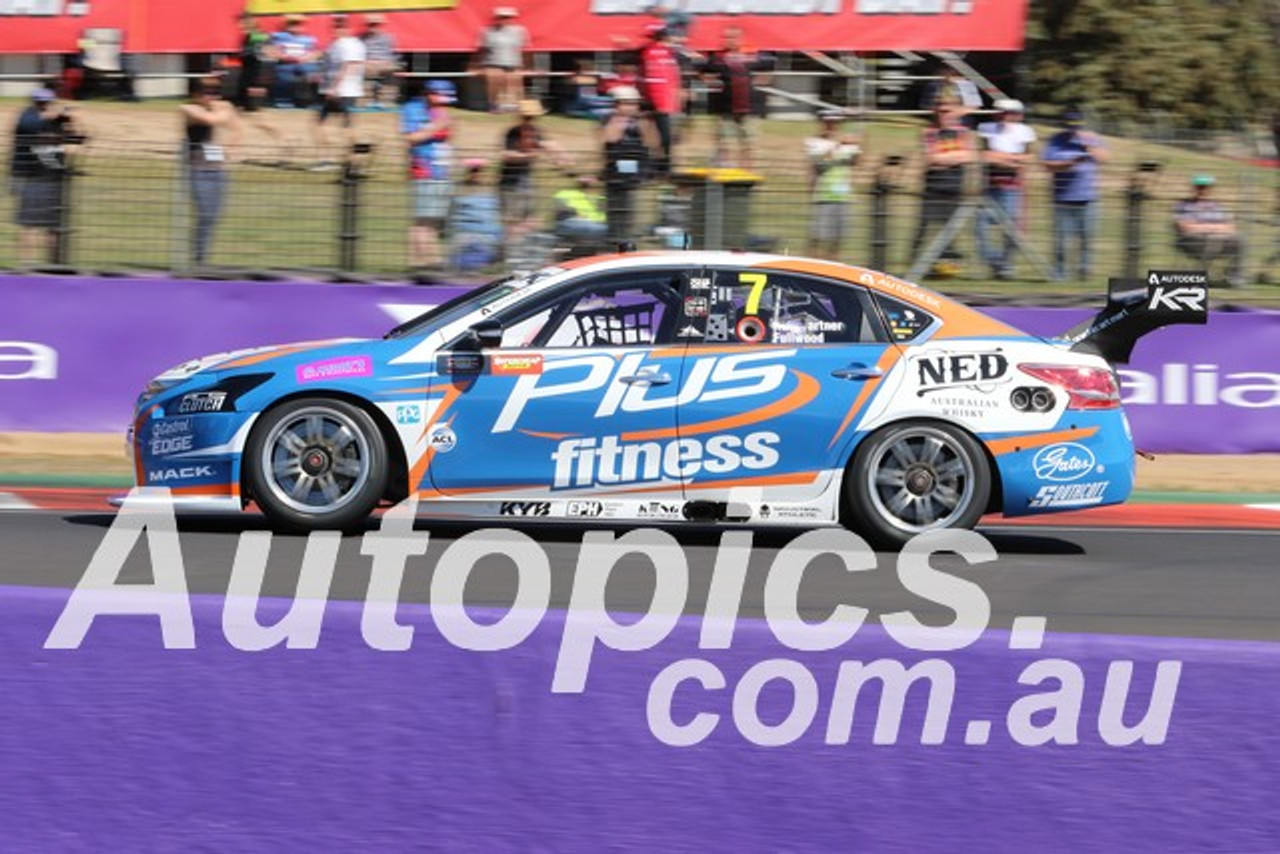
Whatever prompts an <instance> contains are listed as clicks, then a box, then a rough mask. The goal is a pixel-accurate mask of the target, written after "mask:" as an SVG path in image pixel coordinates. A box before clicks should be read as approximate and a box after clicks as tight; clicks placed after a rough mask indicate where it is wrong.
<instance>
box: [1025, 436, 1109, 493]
mask: <svg viewBox="0 0 1280 854" xmlns="http://www.w3.org/2000/svg"><path fill="white" fill-rule="evenodd" d="M1095 467H1097V460H1096V458H1095V457H1094V456H1093V451H1091V450H1089V449H1088V448H1086V447H1085V446H1084V445H1080V444H1077V443H1075V442H1064V443H1062V444H1061V445H1049V446H1048V447H1045V448H1041V449H1040V450H1039V452H1037V453H1036V455H1035V457H1034V459H1032V460H1031V468H1032V469H1034V470H1035V473H1036V477H1038V478H1039V479H1040V480H1048V481H1056V482H1058V483H1061V482H1063V481H1069V480H1079V479H1080V478H1082V477H1084V476H1085V475H1087V474H1089V473H1090V472H1092V471H1093V470H1094V469H1095ZM1098 470H1099V471H1101V469H1100V468H1099V469H1098Z"/></svg>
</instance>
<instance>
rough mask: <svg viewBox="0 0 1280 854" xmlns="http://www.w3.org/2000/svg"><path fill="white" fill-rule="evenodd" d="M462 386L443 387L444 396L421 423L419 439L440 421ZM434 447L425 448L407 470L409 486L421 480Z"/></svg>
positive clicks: (432, 454)
mask: <svg viewBox="0 0 1280 854" xmlns="http://www.w3.org/2000/svg"><path fill="white" fill-rule="evenodd" d="M462 390H463V387H462V386H459V385H451V386H449V387H448V388H447V389H445V393H444V397H443V398H441V399H440V406H439V408H438V409H436V411H435V412H433V413H431V417H430V418H428V419H427V423H426V424H424V425H422V435H420V436H419V437H418V438H419V439H425V438H426V437H427V435H428V434H429V433H430V432H431V428H432V427H434V426H436V424H438V423H439V422H440V418H441V417H442V416H443V415H444V414H445V413H446V412H447V411H448V410H449V407H450V406H453V404H454V402H455V401H456V400H457V399H458V398H459V397H460V396H461V395H462ZM435 451H436V449H435V448H427V450H426V451H425V452H424V453H423V455H422V457H421V458H419V460H418V461H417V462H416V463H414V465H413V469H412V470H411V471H410V472H409V486H410V487H411V488H416V487H417V484H419V483H421V482H422V478H423V476H424V475H425V474H426V473H427V468H428V467H429V466H430V465H431V458H432V457H434V456H435Z"/></svg>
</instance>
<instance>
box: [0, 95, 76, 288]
mask: <svg viewBox="0 0 1280 854" xmlns="http://www.w3.org/2000/svg"><path fill="white" fill-rule="evenodd" d="M81 139H83V135H82V134H81V131H80V129H79V128H78V127H77V125H76V121H75V118H74V116H73V114H72V112H71V108H70V107H63V106H62V105H60V104H58V102H57V96H56V95H54V93H53V91H52V90H51V89H46V88H43V87H42V88H39V89H36V90H35V91H34V92H32V93H31V105H30V106H29V107H27V108H26V109H25V110H23V111H22V113H21V115H19V116H18V123H17V125H16V126H15V127H14V131H13V161H12V165H11V168H10V176H11V180H12V190H13V193H14V195H15V196H16V197H17V224H18V257H19V259H20V261H21V263H23V264H36V263H39V262H40V261H42V260H45V261H52V260H54V257H53V256H54V248H55V246H56V241H55V237H56V235H57V233H58V232H59V230H60V229H61V228H62V222H63V218H64V213H65V212H64V201H65V191H66V175H67V157H66V149H65V146H66V145H67V144H69V143H74V142H78V141H80V140H81Z"/></svg>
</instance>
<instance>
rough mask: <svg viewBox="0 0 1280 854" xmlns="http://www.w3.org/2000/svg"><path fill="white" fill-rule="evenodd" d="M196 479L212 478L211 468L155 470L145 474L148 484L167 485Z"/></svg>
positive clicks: (189, 467) (188, 467) (185, 467)
mask: <svg viewBox="0 0 1280 854" xmlns="http://www.w3.org/2000/svg"><path fill="white" fill-rule="evenodd" d="M197 477H213V466H183V467H182V468H174V469H157V470H155V471H153V472H149V473H148V474H147V482H148V483H168V482H169V481H171V480H193V479H195V478H197Z"/></svg>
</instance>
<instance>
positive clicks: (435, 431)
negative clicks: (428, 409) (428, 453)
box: [427, 424, 458, 454]
mask: <svg viewBox="0 0 1280 854" xmlns="http://www.w3.org/2000/svg"><path fill="white" fill-rule="evenodd" d="M427 444H428V445H429V446H431V447H432V448H435V451H436V453H437V454H447V453H449V452H450V451H452V450H453V449H454V448H455V447H457V445H458V437H457V436H456V435H454V432H453V429H452V428H451V427H450V426H449V425H448V424H437V425H436V426H435V427H432V428H431V434H430V435H429V436H428V437H427Z"/></svg>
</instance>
